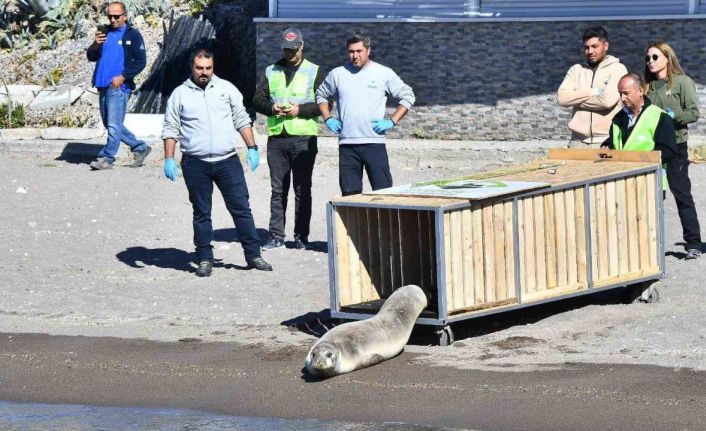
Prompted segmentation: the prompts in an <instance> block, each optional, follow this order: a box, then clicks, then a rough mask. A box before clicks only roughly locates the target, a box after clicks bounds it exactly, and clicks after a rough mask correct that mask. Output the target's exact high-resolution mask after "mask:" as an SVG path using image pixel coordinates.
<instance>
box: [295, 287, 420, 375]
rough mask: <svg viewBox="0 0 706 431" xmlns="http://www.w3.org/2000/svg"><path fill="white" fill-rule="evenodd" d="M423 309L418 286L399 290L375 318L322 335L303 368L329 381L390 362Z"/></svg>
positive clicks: (346, 325) (336, 328) (400, 348)
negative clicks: (337, 376) (330, 378)
mask: <svg viewBox="0 0 706 431" xmlns="http://www.w3.org/2000/svg"><path fill="white" fill-rule="evenodd" d="M426 306H427V298H426V296H425V295H424V291H423V290H422V289H421V288H420V287H419V286H415V285H408V286H403V287H400V288H399V289H397V290H396V291H394V292H393V293H392V295H390V297H389V298H387V300H386V301H385V303H384V304H383V306H382V308H380V311H379V312H378V314H376V315H375V316H374V317H372V318H370V319H367V320H361V321H357V322H350V323H345V324H343V325H339V326H337V327H335V328H333V329H331V330H330V331H328V332H327V333H326V334H324V336H323V337H321V339H319V341H317V342H316V343H315V344H314V345H313V346H312V347H311V350H309V353H308V354H307V355H306V360H305V361H304V366H305V367H306V369H307V371H309V373H310V374H312V375H314V376H320V377H332V376H336V375H339V374H344V373H349V372H351V371H354V370H357V369H360V368H365V367H369V366H371V365H375V364H377V363H379V362H382V361H384V360H386V359H390V358H392V357H394V356H396V355H397V354H399V353H400V352H401V351H402V349H404V346H405V344H407V340H409V336H410V335H411V334H412V328H413V327H414V322H416V320H417V317H419V313H421V312H422V310H424V309H425V308H426Z"/></svg>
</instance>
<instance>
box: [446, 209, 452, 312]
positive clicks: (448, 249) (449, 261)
mask: <svg viewBox="0 0 706 431" xmlns="http://www.w3.org/2000/svg"><path fill="white" fill-rule="evenodd" d="M444 256H445V259H444V262H445V265H444V271H445V274H446V286H443V289H445V290H446V304H447V307H448V310H449V311H451V310H453V305H454V291H453V274H452V268H451V265H452V263H453V261H452V256H453V247H452V243H451V214H450V213H448V212H445V213H444Z"/></svg>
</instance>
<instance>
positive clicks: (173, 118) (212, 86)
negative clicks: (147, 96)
mask: <svg viewBox="0 0 706 431" xmlns="http://www.w3.org/2000/svg"><path fill="white" fill-rule="evenodd" d="M236 130H237V131H238V132H239V133H240V136H241V137H242V138H243V141H245V145H247V147H248V156H247V161H248V165H249V167H250V170H251V171H254V170H255V169H256V168H257V166H258V165H259V164H260V155H259V153H258V149H257V145H255V137H254V135H253V132H252V127H251V125H250V116H249V115H248V114H247V112H246V111H245V107H244V106H243V96H242V94H240V92H239V91H238V89H237V88H235V86H234V85H233V84H231V83H230V82H228V81H226V80H224V79H220V78H219V77H218V76H216V75H214V73H213V54H212V53H211V52H209V51H208V50H205V49H199V50H197V51H196V52H194V53H193V54H192V56H191V77H190V78H189V79H187V80H186V81H184V83H183V84H181V85H180V86H179V87H177V88H176V89H175V90H174V92H173V93H172V95H171V96H169V101H167V108H166V111H165V113H164V127H163V131H162V139H163V140H164V175H165V176H166V177H167V178H169V179H170V180H172V181H176V178H177V167H176V162H175V161H174V150H175V147H176V141H179V145H180V148H181V153H182V158H181V170H182V172H183V173H184V181H185V182H186V188H187V189H188V190H189V200H190V201H191V204H192V206H193V207H194V221H193V225H194V245H195V246H196V263H197V265H198V268H197V269H196V275H198V276H199V277H208V276H210V275H211V271H212V268H213V246H211V241H212V240H213V226H212V225H211V200H212V196H213V184H214V183H215V184H216V186H217V187H218V189H219V190H220V191H221V194H222V195H223V200H224V201H225V204H226V208H227V209H228V212H230V214H231V216H232V217H233V221H234V222H235V227H236V228H237V229H238V235H239V237H240V244H241V245H242V246H243V250H244V252H245V261H246V262H247V264H248V267H250V268H255V269H259V270H260V271H272V266H271V265H270V264H269V263H267V262H265V260H264V259H263V258H262V257H261V255H260V238H259V237H258V234H257V230H256V229H255V221H254V220H253V216H252V212H251V211H250V202H249V201H248V197H249V196H248V186H247V184H246V183H245V175H244V173H243V167H242V165H241V164H240V159H239V158H238V154H237V153H236V151H235V147H236V144H237V140H236Z"/></svg>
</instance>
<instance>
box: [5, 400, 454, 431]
mask: <svg viewBox="0 0 706 431" xmlns="http://www.w3.org/2000/svg"><path fill="white" fill-rule="evenodd" d="M0 430H3V431H4V430H8V431H9V430H13V431H35V430H36V431H40V430H41V431H59V430H61V431H65V430H71V431H84V430H85V431H89V430H90V431H95V430H101V431H112V430H115V431H118V430H120V431H129V430H167V431H170V430H175V431H176V430H199V431H201V430H205V431H215V430H229V431H256V430H257V431H261V430H267V431H373V430H376V431H377V430H383V431H398V430H399V431H402V430H405V431H433V430H451V428H436V427H428V426H419V425H409V424H402V423H349V422H338V421H327V420H318V419H276V418H255V417H243V416H223V415H215V414H209V413H202V412H197V411H190V410H170V409H149V408H132V407H93V406H84V405H69V404H19V403H8V402H0Z"/></svg>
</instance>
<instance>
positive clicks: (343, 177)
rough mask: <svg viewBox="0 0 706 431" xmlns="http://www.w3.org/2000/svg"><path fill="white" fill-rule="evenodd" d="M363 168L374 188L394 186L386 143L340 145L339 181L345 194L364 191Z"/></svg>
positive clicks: (355, 193)
mask: <svg viewBox="0 0 706 431" xmlns="http://www.w3.org/2000/svg"><path fill="white" fill-rule="evenodd" d="M363 168H365V172H366V173H367V174H368V181H370V187H372V189H373V190H378V189H384V188H387V187H392V174H391V173H390V163H389V160H388V158H387V149H386V148H385V144H343V145H339V146H338V182H339V185H340V186H341V193H342V194H343V196H349V195H357V194H360V193H363Z"/></svg>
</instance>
